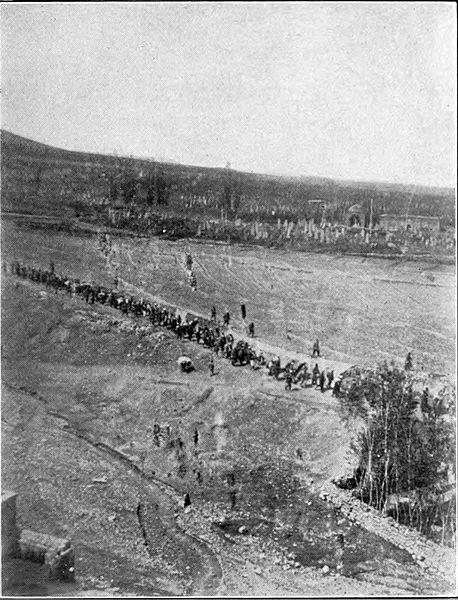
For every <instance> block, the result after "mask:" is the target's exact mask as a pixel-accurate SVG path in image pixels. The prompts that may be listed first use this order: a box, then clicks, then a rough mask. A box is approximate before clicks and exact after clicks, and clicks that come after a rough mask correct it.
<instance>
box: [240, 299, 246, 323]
mask: <svg viewBox="0 0 458 600" xmlns="http://www.w3.org/2000/svg"><path fill="white" fill-rule="evenodd" d="M240 312H241V314H242V320H243V321H244V320H245V319H246V306H245V305H244V304H243V302H240Z"/></svg>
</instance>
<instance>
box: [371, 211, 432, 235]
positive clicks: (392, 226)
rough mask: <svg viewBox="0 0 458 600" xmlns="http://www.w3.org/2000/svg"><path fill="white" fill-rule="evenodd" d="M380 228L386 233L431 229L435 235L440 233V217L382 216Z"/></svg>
mask: <svg viewBox="0 0 458 600" xmlns="http://www.w3.org/2000/svg"><path fill="white" fill-rule="evenodd" d="M379 228H380V229H384V230H385V231H397V230H400V229H408V230H411V231H419V230H420V229H429V230H430V231H431V232H433V233H439V231H440V219H439V217H423V216H421V215H410V216H402V215H387V214H385V215H380V220H379Z"/></svg>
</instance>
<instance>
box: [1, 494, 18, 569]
mask: <svg viewBox="0 0 458 600" xmlns="http://www.w3.org/2000/svg"><path fill="white" fill-rule="evenodd" d="M16 498H17V494H15V493H14V492H9V491H7V490H4V491H2V560H5V559H6V558H9V557H13V556H17V555H18V553H19V529H18V527H17V525H16Z"/></svg>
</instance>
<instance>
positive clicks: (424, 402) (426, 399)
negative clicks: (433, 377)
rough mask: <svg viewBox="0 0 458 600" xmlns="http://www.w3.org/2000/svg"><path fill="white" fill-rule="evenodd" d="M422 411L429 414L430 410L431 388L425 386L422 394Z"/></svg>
mask: <svg viewBox="0 0 458 600" xmlns="http://www.w3.org/2000/svg"><path fill="white" fill-rule="evenodd" d="M420 406H421V412H422V413H423V414H427V413H428V412H429V388H425V389H424V390H423V393H422V395H421V405H420Z"/></svg>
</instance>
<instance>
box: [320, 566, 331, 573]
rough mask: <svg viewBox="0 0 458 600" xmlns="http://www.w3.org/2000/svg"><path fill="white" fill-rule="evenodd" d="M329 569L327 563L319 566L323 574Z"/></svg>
mask: <svg viewBox="0 0 458 600" xmlns="http://www.w3.org/2000/svg"><path fill="white" fill-rule="evenodd" d="M329 570H330V569H329V567H328V565H324V566H323V567H322V568H321V571H322V573H324V574H325V575H326V574H327V573H329Z"/></svg>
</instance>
